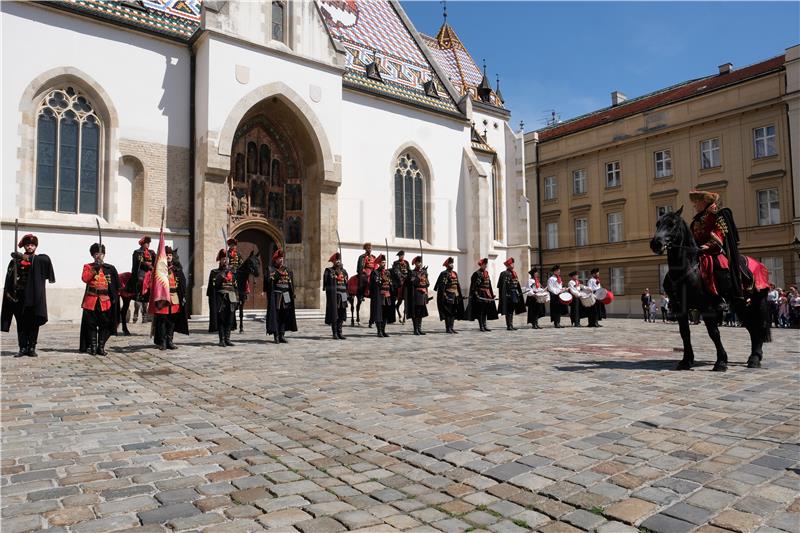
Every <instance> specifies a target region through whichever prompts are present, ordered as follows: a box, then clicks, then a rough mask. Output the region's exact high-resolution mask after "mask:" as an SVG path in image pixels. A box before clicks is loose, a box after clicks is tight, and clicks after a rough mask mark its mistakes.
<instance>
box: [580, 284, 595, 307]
mask: <svg viewBox="0 0 800 533" xmlns="http://www.w3.org/2000/svg"><path fill="white" fill-rule="evenodd" d="M596 302H597V300H596V299H595V296H594V293H593V292H592V289H590V288H588V287H586V288H584V289H581V305H582V306H584V307H592V306H593V305H594V304H595V303H596Z"/></svg>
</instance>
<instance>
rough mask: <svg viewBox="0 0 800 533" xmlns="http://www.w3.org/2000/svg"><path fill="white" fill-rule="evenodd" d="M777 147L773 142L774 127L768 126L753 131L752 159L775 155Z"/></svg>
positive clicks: (772, 125)
mask: <svg viewBox="0 0 800 533" xmlns="http://www.w3.org/2000/svg"><path fill="white" fill-rule="evenodd" d="M777 153H778V145H777V143H776V141H775V125H774V124H768V125H766V126H761V127H759V128H754V129H753V159H761V158H762V157H770V156H773V155H777Z"/></svg>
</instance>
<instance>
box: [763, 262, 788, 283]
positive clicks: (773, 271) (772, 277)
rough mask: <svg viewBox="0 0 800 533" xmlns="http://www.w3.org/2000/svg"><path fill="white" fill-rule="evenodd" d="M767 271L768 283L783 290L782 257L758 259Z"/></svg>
mask: <svg viewBox="0 0 800 533" xmlns="http://www.w3.org/2000/svg"><path fill="white" fill-rule="evenodd" d="M759 261H761V262H762V263H763V264H764V266H765V267H767V270H769V281H770V283H773V284H774V285H775V286H776V287H780V288H784V285H783V283H784V279H783V257H762V258H760V259H759Z"/></svg>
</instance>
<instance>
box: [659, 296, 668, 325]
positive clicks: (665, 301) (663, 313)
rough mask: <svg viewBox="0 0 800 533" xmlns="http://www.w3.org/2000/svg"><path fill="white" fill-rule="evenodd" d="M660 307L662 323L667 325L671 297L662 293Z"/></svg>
mask: <svg viewBox="0 0 800 533" xmlns="http://www.w3.org/2000/svg"><path fill="white" fill-rule="evenodd" d="M659 307H661V321H662V322H664V323H665V324H666V323H667V315H668V313H669V296H667V295H666V294H664V293H663V292H662V293H661V300H660V301H659Z"/></svg>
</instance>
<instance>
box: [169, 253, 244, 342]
mask: <svg viewBox="0 0 800 533" xmlns="http://www.w3.org/2000/svg"><path fill="white" fill-rule="evenodd" d="M219 271H220V269H219V268H212V269H211V272H209V274H208V285H207V287H206V297H207V298H208V313H209V315H208V332H209V333H216V332H217V331H218V330H219V325H217V312H218V311H219V300H218V299H217V285H216V279H217V274H219ZM234 279H235V278H234ZM234 329H236V313H234V314H233V326H231V330H234ZM175 331H178V330H177V326H176V329H175Z"/></svg>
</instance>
